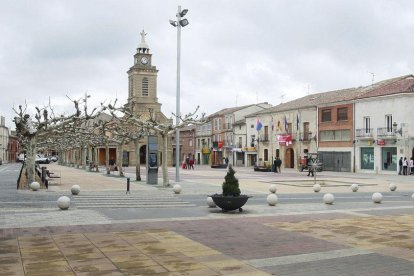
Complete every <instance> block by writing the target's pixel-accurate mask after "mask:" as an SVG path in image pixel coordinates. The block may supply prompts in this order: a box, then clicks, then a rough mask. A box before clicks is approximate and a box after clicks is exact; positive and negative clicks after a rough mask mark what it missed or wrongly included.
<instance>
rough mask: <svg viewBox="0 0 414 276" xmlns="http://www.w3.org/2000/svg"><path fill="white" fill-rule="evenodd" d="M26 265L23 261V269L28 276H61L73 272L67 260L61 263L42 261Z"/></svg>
mask: <svg viewBox="0 0 414 276" xmlns="http://www.w3.org/2000/svg"><path fill="white" fill-rule="evenodd" d="M40 260H42V259H38V262H31V263H25V261H24V260H23V267H24V271H25V273H26V275H60V273H69V272H72V269H71V268H70V266H69V264H68V263H67V262H66V261H65V260H61V261H51V262H49V261H40Z"/></svg>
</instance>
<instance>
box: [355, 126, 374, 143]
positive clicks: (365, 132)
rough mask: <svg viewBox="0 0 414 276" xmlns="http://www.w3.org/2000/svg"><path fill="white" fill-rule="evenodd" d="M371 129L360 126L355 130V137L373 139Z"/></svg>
mask: <svg viewBox="0 0 414 276" xmlns="http://www.w3.org/2000/svg"><path fill="white" fill-rule="evenodd" d="M372 133H373V129H372V128H360V129H356V130H355V137H357V138H359V139H362V140H364V139H366V140H371V139H373V134H372Z"/></svg>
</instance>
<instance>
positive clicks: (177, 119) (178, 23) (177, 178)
mask: <svg viewBox="0 0 414 276" xmlns="http://www.w3.org/2000/svg"><path fill="white" fill-rule="evenodd" d="M187 12H188V10H187V9H184V10H182V11H181V6H178V11H177V21H174V20H170V24H171V25H173V26H174V27H176V28H177V99H176V101H177V102H176V111H175V112H176V115H175V116H176V117H175V125H176V126H177V129H176V131H175V181H176V182H179V181H180V130H179V129H178V125H179V123H180V57H181V27H185V26H187V25H188V20H187V19H185V18H183V17H184V16H185V15H186V14H187Z"/></svg>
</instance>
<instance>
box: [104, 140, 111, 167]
mask: <svg viewBox="0 0 414 276" xmlns="http://www.w3.org/2000/svg"><path fill="white" fill-rule="evenodd" d="M105 166H106V174H110V173H111V171H110V170H109V145H108V141H106V142H105Z"/></svg>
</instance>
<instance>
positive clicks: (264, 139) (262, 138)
mask: <svg viewBox="0 0 414 276" xmlns="http://www.w3.org/2000/svg"><path fill="white" fill-rule="evenodd" d="M269 138H270V137H269V135H266V134H262V135H260V136H259V139H260V142H269Z"/></svg>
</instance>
